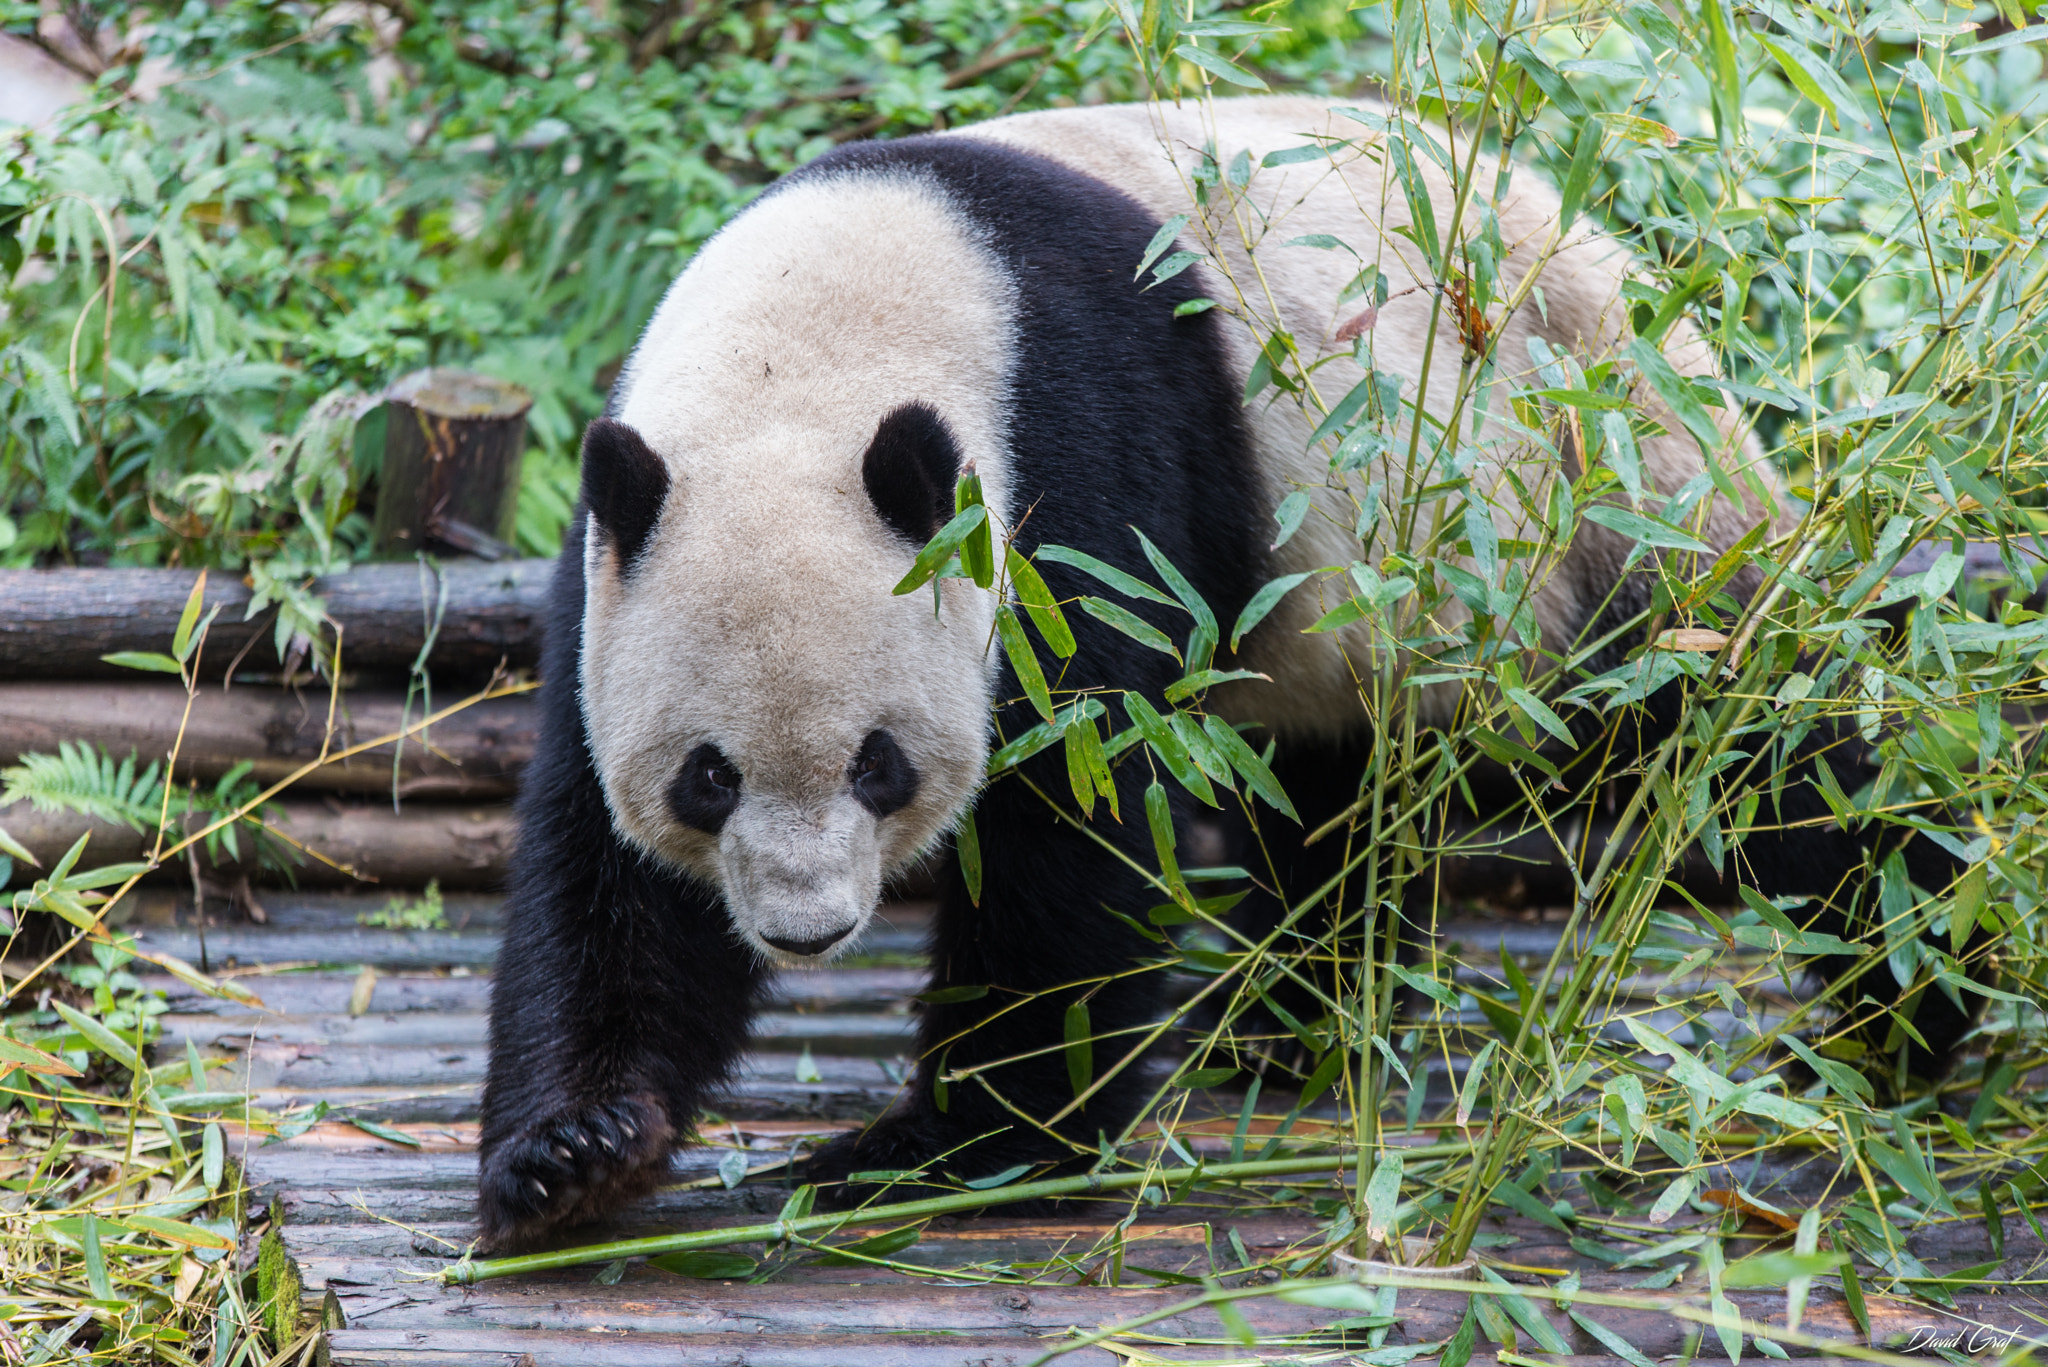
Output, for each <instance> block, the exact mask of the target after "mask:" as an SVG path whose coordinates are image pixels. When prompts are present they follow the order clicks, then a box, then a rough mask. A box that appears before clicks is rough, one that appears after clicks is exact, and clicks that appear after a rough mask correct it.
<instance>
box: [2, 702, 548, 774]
mask: <svg viewBox="0 0 2048 1367" xmlns="http://www.w3.org/2000/svg"><path fill="white" fill-rule="evenodd" d="M435 701H436V703H438V704H439V705H440V706H443V707H445V706H447V705H448V704H449V703H450V702H451V701H454V700H453V699H450V698H449V697H447V696H446V695H445V694H443V693H437V694H436V695H435ZM185 702H186V699H185V690H184V688H183V687H182V686H181V685H179V684H176V683H11V684H10V683H0V765H9V764H14V763H17V762H19V758H20V756H22V755H23V754H27V753H29V752H31V751H41V752H43V753H45V754H54V753H55V752H56V750H57V747H58V745H59V744H61V743H62V742H64V741H84V742H89V743H93V744H97V745H99V746H101V747H103V748H104V749H105V750H106V752H107V753H108V754H110V755H113V756H115V757H117V758H119V757H123V756H126V755H129V754H131V753H132V754H133V755H134V756H135V757H136V760H137V763H138V765H140V764H144V763H148V762H149V761H151V760H162V759H163V758H164V757H165V756H166V755H168V754H169V753H170V752H171V747H172V745H173V744H174V743H176V744H177V745H178V770H177V776H178V778H179V779H180V780H183V779H188V778H197V779H200V780H202V781H204V782H208V783H210V782H212V781H213V780H215V779H218V778H219V777H220V776H221V775H223V774H225V773H227V772H228V771H229V770H230V769H232V768H234V767H235V766H236V765H237V764H240V763H242V762H243V761H245V760H246V761H249V762H251V763H252V764H253V765H254V766H255V767H254V768H253V769H252V770H250V777H252V778H253V779H255V780H256V782H258V783H261V784H264V785H266V786H267V785H269V784H272V783H275V782H277V781H278V780H279V779H282V778H284V777H286V776H287V775H289V774H291V773H293V772H295V771H296V770H297V769H299V768H300V767H301V766H302V765H304V764H306V763H308V762H310V761H312V760H315V759H317V758H319V755H320V747H321V742H322V740H323V739H324V738H325V736H326V731H327V703H328V699H327V695H326V693H325V691H324V690H319V689H307V690H305V691H303V692H299V691H289V690H285V689H280V688H266V687H260V686H245V687H242V688H236V689H232V690H229V691H226V692H223V691H222V690H220V689H217V688H202V689H200V690H199V692H198V694H197V696H195V697H194V698H193V699H192V707H191V712H190V715H189V716H188V715H187V713H186V708H185ZM426 710H427V709H426V707H425V703H424V700H423V699H418V698H416V699H414V701H413V703H412V708H411V711H410V713H409V714H408V713H407V711H406V705H405V695H404V694H403V693H395V692H360V691H352V692H346V693H344V694H343V695H342V700H341V705H340V707H339V708H337V709H336V711H335V717H334V723H335V734H334V738H333V743H332V746H331V747H330V748H331V749H332V750H342V749H346V748H348V747H350V746H352V745H356V744H359V743H361V742H363V741H367V740H374V739H376V738H377V737H378V736H388V735H392V734H394V733H396V732H398V731H399V730H401V729H403V727H404V725H406V724H407V722H408V721H410V722H411V723H417V722H418V721H419V719H420V718H421V716H423V715H424V714H425V713H426ZM181 726H182V727H183V732H184V738H183V741H182V742H180V741H179V729H180V727H181ZM538 726H539V715H538V712H537V710H536V709H535V707H534V705H533V702H532V700H531V698H530V697H526V696H517V697H510V698H493V699H490V700H489V701H487V702H480V703H476V704H473V705H472V706H470V707H468V708H465V709H464V710H463V711H461V712H458V713H456V714H455V715H454V716H453V717H450V718H449V719H448V720H446V721H444V722H438V723H436V724H435V725H434V726H433V727H431V728H429V730H428V731H427V732H426V733H424V735H415V736H413V737H411V738H410V739H408V740H407V741H406V742H405V744H404V746H403V747H402V748H400V749H399V759H400V765H399V771H398V775H397V787H398V792H399V794H400V795H401V796H403V797H407V798H425V799H433V798H440V799H450V798H467V799H470V800H472V801H474V800H478V799H490V798H504V797H510V796H511V795H512V793H513V791H514V788H515V787H516V782H517V778H518V774H519V770H520V769H522V768H523V767H525V765H526V762H527V761H528V760H529V759H531V758H532V757H533V745H534V737H535V733H536V731H537V729H538ZM393 749H394V747H392V746H384V747H382V748H380V749H377V750H372V751H370V752H368V753H366V754H362V755H357V756H354V757H352V758H350V759H348V760H346V761H343V762H340V763H336V764H329V765H327V766H325V767H323V768H320V769H316V770H315V771H314V772H313V773H311V774H310V775H308V776H307V777H305V778H303V779H301V780H299V783H298V788H299V789H300V790H302V791H304V790H311V791H315V792H351V793H383V794H385V795H389V794H390V792H391V790H392V782H393V775H392V772H391V767H392V766H391V760H392V752H393Z"/></svg>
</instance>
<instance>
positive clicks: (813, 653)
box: [580, 180, 1011, 963]
mask: <svg viewBox="0 0 2048 1367" xmlns="http://www.w3.org/2000/svg"><path fill="white" fill-rule="evenodd" d="M906 225H917V227H918V229H919V230H918V231H909V230H907V227H906ZM906 244H908V245H906ZM827 274H829V280H826V279H824V278H823V277H825V276H826V275H827ZM1008 291H1009V286H1008V285H1007V282H1006V281H1005V279H1004V277H1003V276H1002V275H1001V273H1000V271H999V270H997V269H996V267H995V266H994V264H993V263H992V262H990V261H989V260H988V258H987V254H986V251H985V249H983V248H982V247H981V246H980V244H979V242H978V241H977V240H976V239H975V238H974V236H973V234H972V233H971V231H969V230H968V229H967V228H966V227H964V226H963V225H962V224H961V222H960V220H959V219H958V216H957V215H956V214H954V213H953V211H952V209H951V207H950V205H949V204H948V203H947V202H946V200H945V199H944V197H943V196H942V195H941V194H939V193H938V192H937V191H935V190H934V189H933V187H932V186H930V185H929V184H927V183H925V182H922V181H917V180H906V181H880V182H874V181H869V182H863V183H860V184H858V185H848V184H840V185H836V186H813V187H810V188H808V189H791V190H788V191H782V192H778V193H776V194H773V195H771V196H769V197H767V198H766V199H764V200H762V201H761V202H759V203H758V204H756V205H755V206H754V207H753V208H751V209H750V210H749V211H748V212H747V213H746V214H744V215H742V217H741V218H740V219H739V220H737V221H736V223H735V225H734V226H733V227H731V228H728V229H727V231H726V233H725V234H722V235H721V236H720V237H719V238H717V239H714V240H713V241H712V242H711V243H710V244H708V245H707V246H706V247H705V248H704V250H703V251H701V252H700V253H699V254H698V256H697V258H696V260H695V261H694V262H693V263H692V265H691V267H690V268H689V270H687V271H686V272H685V273H684V275H683V277H682V278H681V279H680V280H679V281H678V282H677V284H676V286H675V287H674V288H673V289H672V290H671V291H670V293H669V296H668V297H667V299H665V300H664V302H663V304H662V307H661V309H660V310H659V311H658V312H657V313H656V315H655V318H654V320H653V321H652V322H651V323H650V324H649V326H648V330H647V334H646V336H645V338H643V340H642V342H641V344H640V346H639V348H638V349H637V350H636V351H635V353H634V356H633V359H632V361H631V363H630V365H629V367H628V371H627V377H626V379H625V380H624V381H623V382H622V385H621V389H622V391H623V393H622V398H621V399H620V401H619V402H618V403H617V405H616V412H617V417H618V421H608V420H607V421H600V422H598V423H595V424H593V425H592V429H591V432H590V434H589V435H588V436H587V437H586V441H585V448H584V449H585V455H584V462H585V480H584V491H585V498H586V501H587V502H588V503H589V505H590V508H591V514H592V518H591V531H590V535H589V537H588V539H587V541H586V546H585V606H584V623H583V653H582V659H581V670H580V672H581V683H582V704H583V715H584V722H585V730H586V732H587V734H588V736H589V740H590V746H591V752H592V758H593V760H594V761H595V764H596V769H597V773H598V776H599V779H600V781H601V782H602V784H603V787H604V792H605V798H606V801H607V803H608V804H609V806H610V809H611V814H612V820H613V824H614V826H615V828H616V829H617V830H618V831H619V833H620V834H621V835H622V836H623V837H624V838H625V839H626V840H627V841H629V842H630V843H631V844H633V845H635V846H638V847H639V848H640V849H643V850H645V851H647V852H649V853H650V854H653V855H654V856H656V857H657V858H660V859H662V860H664V861H665V862H667V863H669V864H671V865H673V866H675V867H677V868H680V869H683V870H685V871H687V872H689V873H691V874H693V875H694V876H696V877H697V878H699V879H702V880H703V881H705V882H706V883H709V884H711V885H713V886H715V887H717V888H718V889H719V890H720V891H721V892H722V893H723V895H724V899H725V902H726V906H727V908H728V910H729V911H730V914H731V916H732V920H733V924H734V927H735V929H736V930H737V932H738V933H739V934H740V935H741V936H743V937H744V938H745V939H746V941H747V942H748V943H749V944H751V945H753V946H754V947H755V948H756V949H757V950H759V951H760V952H761V953H762V954H763V955H765V956H767V957H770V958H773V959H776V960H779V961H784V962H792V961H793V962H812V963H815V962H819V961H821V960H822V959H823V958H825V957H828V956H830V955H833V954H836V953H840V952H843V951H844V950H845V949H846V948H848V947H849V946H850V945H852V944H853V942H854V941H855V940H856V939H857V938H858V933H859V931H860V930H861V928H862V927H863V926H864V925H865V924H866V923H867V921H868V919H869V918H870V917H871V916H872V915H873V912H874V908H875V906H876V904H877V902H878V901H879V899H880V896H881V890H882V881H883V879H884V878H885V877H886V876H887V875H888V874H890V873H891V872H894V871H896V870H899V869H901V868H903V867H904V866H906V865H908V864H909V863H911V862H913V861H914V860H915V859H916V858H917V857H918V856H919V855H921V854H922V853H924V852H925V851H926V850H927V849H929V848H930V847H931V846H932V845H933V844H934V843H935V842H937V841H938V840H940V839H941V838H942V837H943V836H944V835H945V834H946V833H947V832H948V831H949V830H950V829H951V827H952V825H953V823H954V822H955V821H956V820H958V818H959V815H960V813H961V812H963V811H964V810H965V809H966V807H967V805H968V803H969V802H971V800H972V798H973V795H974V791H975V789H976V787H977V786H978V784H979V782H980V779H981V776H982V772H983V767H984V765H985V763H986V759H987V754H988V735H989V716H990V692H991V684H990V679H991V671H992V662H991V659H990V656H989V654H988V643H989V641H990V639H991V636H992V630H993V621H994V609H995V605H994V603H993V601H992V599H991V596H990V595H989V594H987V593H986V592H983V591H982V590H979V589H977V588H975V587H973V586H972V585H970V584H966V583H963V582H959V581H954V582H949V583H946V584H944V585H942V588H941V591H940V603H939V605H938V607H937V610H936V611H935V610H934V604H933V595H932V591H931V590H930V589H924V590H921V591H919V592H917V593H914V594H908V595H905V596H903V597H897V596H896V595H895V594H894V593H893V592H892V589H893V588H894V586H895V584H896V582H897V581H898V580H899V579H900V578H901V577H902V576H903V574H904V572H905V571H906V570H908V569H909V567H910V563H911V561H912V559H913V558H914V557H915V555H916V551H917V549H918V547H919V546H920V545H921V544H922V543H923V541H924V540H925V539H927V538H928V537H929V536H930V535H931V533H932V532H933V531H935V530H936V529H937V524H938V523H939V522H941V521H943V518H944V516H945V515H950V513H951V497H952V487H953V480H954V477H955V476H956V475H957V473H958V471H959V470H960V468H961V466H962V465H963V464H965V463H966V462H967V461H970V460H971V461H974V462H975V463H976V465H977V468H978V469H979V470H980V471H981V472H982V475H983V480H984V485H985V487H986V488H987V489H988V497H989V501H990V503H991V505H992V506H994V507H996V508H997V509H998V511H1000V510H1001V508H1002V506H1003V503H1002V499H1003V495H1004V479H1003V466H1004V457H1003V451H1004V436H1003V433H1004V411H1003V410H1004V402H1005V394H1006V387H1007V383H1008V362H1009V349H1010V334H1009V332H1008V330H1007V322H1006V320H1007V318H1008V317H1009V314H1010V311H1011V310H1010V308H1009V293H1008Z"/></svg>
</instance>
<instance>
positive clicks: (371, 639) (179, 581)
mask: <svg viewBox="0 0 2048 1367" xmlns="http://www.w3.org/2000/svg"><path fill="white" fill-rule="evenodd" d="M554 567H555V562H554V561H552V560H507V561H500V562H498V563H496V564H487V563H483V562H480V561H462V560H451V561H448V562H446V563H444V564H443V565H441V566H440V567H439V570H438V571H437V572H438V574H439V575H440V577H441V581H442V582H443V583H445V584H446V586H447V589H448V607H447V611H446V612H445V613H444V614H443V616H442V620H441V627H440V631H439V632H438V633H436V635H435V637H434V651H433V654H432V655H431V656H429V657H428V661H427V664H428V667H429V668H430V669H433V670H436V671H441V672H445V673H448V674H464V675H471V676H481V675H488V674H489V673H490V672H491V671H492V670H494V669H496V668H497V667H498V665H499V663H500V662H501V661H504V662H507V663H509V664H511V665H512V666H513V667H515V668H518V667H523V666H530V665H533V664H535V663H537V662H538V661H539V659H540V624H541V620H542V618H543V616H544V615H545V611H546V604H547V585H548V580H549V579H550V578H551V577H552V576H553V574H554ZM435 573H436V571H424V570H422V569H421V567H420V566H418V565H416V564H395V565H361V566H358V567H357V568H355V569H352V570H350V571H348V572H347V573H345V574H338V575H334V576H331V577H329V578H326V579H320V580H316V581H314V584H313V591H314V592H315V593H317V594H319V595H320V596H321V598H322V600H323V601H324V602H325V603H326V606H327V615H328V616H329V617H330V618H332V619H333V620H334V621H336V622H338V623H339V624H340V625H341V627H342V640H343V642H344V649H343V653H342V668H343V669H344V670H361V671H371V672H378V673H395V674H401V675H402V674H404V673H406V672H407V671H408V670H410V669H411V668H412V663H413V661H414V660H415V659H416V658H418V656H419V653H420V647H421V646H422V645H423V644H425V642H426V633H427V628H428V625H429V624H430V623H431V621H432V619H433V607H434V603H435V601H436V598H437V597H438V592H439V590H438V587H437V586H436V584H435V582H434V574H435ZM197 578H198V573H197V571H194V570H141V569H62V570H0V678H6V679H132V678H134V677H135V672H134V671H133V670H125V669H121V668H119V667H117V666H114V665H110V664H105V663H103V662H102V661H101V659H100V657H101V656H102V655H107V654H111V653H113V652H115V651H120V650H156V651H162V650H168V649H169V648H170V643H171V637H172V635H173V634H175V633H176V631H177V629H178V614H179V613H180V612H182V611H183V610H184V607H185V600H186V599H187V598H188V597H190V596H191V593H192V584H193V582H194V580H196V579H197ZM251 597H252V591H251V589H250V587H249V585H247V584H245V583H243V582H242V581H241V580H240V579H239V578H237V577H236V576H235V575H233V574H231V573H227V572H224V571H221V570H214V571H212V572H211V573H209V574H208V575H207V577H206V604H207V606H208V607H218V608H219V609H220V612H219V615H218V616H216V617H215V618H214V619H213V627H212V629H211V630H210V631H209V632H208V633H207V637H206V646H205V650H204V653H203V656H202V658H201V671H200V672H201V677H202V678H204V679H207V680H209V681H211V682H215V683H218V682H219V681H220V679H221V676H222V673H223V672H224V671H225V670H226V668H227V666H228V663H229V662H230V661H231V660H233V659H234V658H235V656H236V655H237V654H238V653H239V652H241V651H242V649H243V648H244V647H245V646H246V647H248V648H249V649H248V654H247V655H246V656H245V657H244V662H243V664H242V666H241V668H244V669H247V670H250V671H252V672H267V671H274V670H276V669H277V668H278V664H279V662H278V659H277V652H276V651H275V650H274V649H273V648H272V647H271V645H270V636H271V632H272V629H273V622H274V618H273V615H272V614H271V613H268V612H261V613H258V614H257V615H256V616H255V618H254V619H253V620H251V619H249V618H248V616H247V614H248V608H249V602H250V600H251ZM422 600H424V602H423V601H422Z"/></svg>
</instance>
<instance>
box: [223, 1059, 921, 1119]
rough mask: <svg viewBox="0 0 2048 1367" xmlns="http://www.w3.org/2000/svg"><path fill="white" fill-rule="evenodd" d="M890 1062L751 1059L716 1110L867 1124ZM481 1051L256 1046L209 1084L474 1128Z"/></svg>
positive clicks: (278, 1105)
mask: <svg viewBox="0 0 2048 1367" xmlns="http://www.w3.org/2000/svg"><path fill="white" fill-rule="evenodd" d="M888 1063H889V1061H888V1060H886V1059H878V1058H851V1057H846V1056H844V1055H834V1054H814V1055H813V1057H812V1064H813V1066H814V1067H815V1068H816V1070H817V1075H818V1076H817V1079H816V1080H815V1081H803V1080H800V1079H798V1078H797V1077H796V1075H795V1074H796V1067H797V1066H798V1063H797V1061H793V1060H792V1059H791V1058H790V1056H789V1055H788V1054H751V1055H749V1056H748V1059H747V1061H746V1063H745V1064H744V1066H743V1068H742V1072H741V1075H740V1078H739V1080H738V1081H736V1082H735V1083H734V1084H733V1085H732V1087H731V1089H730V1090H729V1091H727V1092H726V1093H725V1094H724V1095H723V1096H721V1097H719V1098H716V1099H715V1100H714V1101H713V1105H714V1106H715V1107H716V1108H717V1110H718V1113H719V1114H721V1115H725V1116H730V1117H733V1118H735V1119H741V1120H750V1119H792V1120H793V1119H814V1120H864V1119H867V1118H868V1117H870V1116H873V1115H875V1114H876V1113H878V1112H879V1111H880V1110H881V1109H882V1108H883V1107H884V1106H886V1105H888V1103H889V1102H890V1100H891V1099H892V1098H894V1096H895V1095H896V1092H897V1089H898V1087H899V1086H900V1085H901V1084H900V1081H899V1078H900V1077H901V1071H900V1070H895V1071H894V1072H893V1073H892V1071H891V1069H890V1068H888V1067H885V1065H887V1064H888ZM483 1070H484V1049H483V1046H482V1045H450V1046H446V1047H444V1048H440V1049H422V1048H382V1047H378V1046H370V1047H365V1048H356V1047H351V1046H333V1047H329V1048H325V1049H321V1050H319V1051H317V1052H316V1051H314V1050H313V1049H312V1047H311V1046H309V1047H308V1048H307V1049H304V1050H302V1049H301V1048H300V1047H299V1046H295V1045H270V1044H266V1043H263V1042H261V1041H259V1042H258V1043H257V1044H256V1045H255V1047H254V1048H252V1049H248V1050H246V1051H244V1058H243V1060H242V1061H241V1062H240V1063H238V1064H235V1065H232V1066H230V1067H227V1068H219V1069H215V1070H214V1072H213V1074H212V1076H211V1082H212V1085H214V1086H216V1087H219V1088H222V1089H224V1090H235V1091H244V1090H246V1091H247V1092H248V1093H249V1099H250V1103H251V1104H252V1105H256V1106H260V1107H263V1108H264V1109H266V1110H280V1111H282V1110H287V1109H292V1108H303V1107H308V1106H311V1105H313V1104H314V1103H315V1102H319V1101H325V1102H326V1103H327V1104H328V1106H329V1107H330V1108H333V1109H337V1110H346V1111H347V1112H348V1113H349V1114H353V1115H360V1116H362V1117H364V1118H365V1119H369V1120H379V1121H391V1122H400V1123H412V1122H429V1121H461V1120H473V1119H475V1118H476V1114H477V1099H478V1093H479V1091H480V1089H481V1087H482V1083H483Z"/></svg>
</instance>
